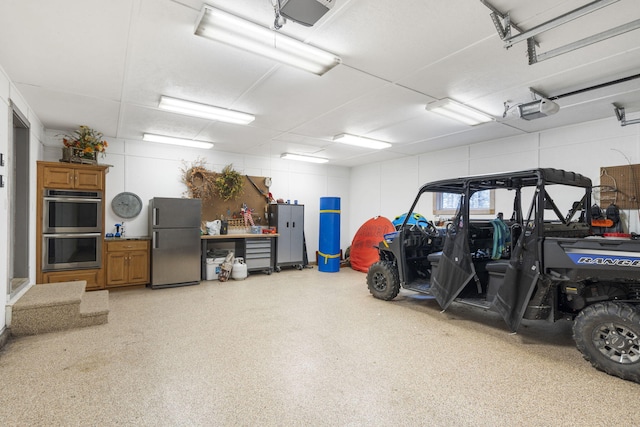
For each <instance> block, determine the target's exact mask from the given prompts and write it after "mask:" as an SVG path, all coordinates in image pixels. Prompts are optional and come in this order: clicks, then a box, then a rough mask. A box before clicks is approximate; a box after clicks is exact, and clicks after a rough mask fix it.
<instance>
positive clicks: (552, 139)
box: [349, 114, 640, 233]
mask: <svg viewBox="0 0 640 427" xmlns="http://www.w3.org/2000/svg"><path fill="white" fill-rule="evenodd" d="M540 120H544V119H540ZM629 163H631V164H637V163H640V126H638V125H630V126H625V127H622V126H620V124H619V122H618V121H617V120H616V118H615V117H613V114H612V117H611V118H610V119H604V120H598V121H593V122H587V123H582V124H580V125H575V126H567V127H563V128H558V129H553V130H549V131H544V132H539V133H534V134H527V135H522V136H517V137H511V138H504V139H499V140H495V141H489V142H483V143H479V144H473V145H468V146H463V147H455V148H451V149H447V150H441V151H437V152H431V153H426V154H422V155H420V156H414V157H408V158H405V159H401V160H393V161H388V162H382V163H376V164H370V165H366V166H360V167H355V168H353V169H352V171H351V176H352V179H351V191H350V193H351V195H352V197H351V202H350V205H349V210H350V211H351V213H352V214H351V215H350V217H349V218H350V219H349V221H350V223H349V228H350V230H351V231H352V233H355V231H356V230H357V229H358V227H360V225H362V224H363V223H364V222H365V221H366V220H367V219H369V218H370V217H372V216H374V215H382V216H385V217H387V218H389V219H391V220H393V218H395V217H396V216H397V215H400V214H402V213H404V212H406V211H407V210H408V209H409V208H410V206H411V203H412V202H413V200H414V198H415V195H416V193H417V190H418V189H419V188H420V186H421V185H423V184H425V183H427V182H430V181H434V180H439V179H446V178H454V177H459V176H465V175H476V174H484V173H497V172H504V171H513V170H525V169H531V168H538V167H543V168H544V167H550V168H557V169H565V170H569V171H573V172H577V173H580V174H582V175H585V176H587V177H589V178H591V179H592V181H593V183H594V185H598V183H599V181H600V179H599V177H600V167H605V166H620V165H626V164H629ZM422 199H425V198H424V197H423V198H422ZM603 207H606V206H603ZM497 209H503V210H504V211H505V213H506V212H510V209H511V207H510V206H507V207H503V206H500V207H498V206H497ZM417 211H418V212H420V213H421V214H422V215H424V216H426V217H427V218H433V206H432V202H431V200H421V203H420V205H419V206H418V209H417ZM622 213H623V219H624V220H625V230H629V231H633V232H639V233H640V221H639V216H640V212H638V211H636V210H635V209H634V210H625V211H623V212H622Z"/></svg>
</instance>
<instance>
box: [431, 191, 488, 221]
mask: <svg viewBox="0 0 640 427" xmlns="http://www.w3.org/2000/svg"><path fill="white" fill-rule="evenodd" d="M483 191H489V208H488V209H486V208H482V209H473V208H471V207H470V208H469V214H470V215H473V214H475V215H493V214H495V212H496V190H495V189H493V188H492V189H489V190H483ZM443 194H456V195H459V196H462V195H461V194H458V193H433V214H434V215H455V214H456V212H458V207H456V208H454V209H442V195H443ZM471 197H473V196H471Z"/></svg>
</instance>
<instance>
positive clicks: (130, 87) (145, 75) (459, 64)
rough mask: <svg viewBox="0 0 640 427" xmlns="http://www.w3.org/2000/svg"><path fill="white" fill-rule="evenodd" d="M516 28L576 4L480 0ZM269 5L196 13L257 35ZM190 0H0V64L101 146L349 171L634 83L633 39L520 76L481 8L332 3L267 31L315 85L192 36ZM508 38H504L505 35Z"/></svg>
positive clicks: (550, 124)
mask: <svg viewBox="0 0 640 427" xmlns="http://www.w3.org/2000/svg"><path fill="white" fill-rule="evenodd" d="M488 1H489V2H490V3H491V4H492V5H493V6H495V7H496V8H497V9H498V10H500V11H501V12H510V16H511V20H512V21H513V22H515V23H516V24H517V25H518V26H519V27H521V28H522V29H523V30H528V29H531V28H533V27H535V26H537V25H539V24H541V23H544V22H546V21H549V20H551V19H553V18H556V17H557V16H560V15H562V14H564V13H567V12H569V11H571V10H574V9H576V8H578V7H581V6H583V5H585V4H588V3H590V2H589V1H579V0H537V1H535V2H534V1H526V0H488ZM271 2H272V0H235V1H223V0H210V1H209V2H208V4H211V5H212V6H215V7H219V8H221V9H225V10H227V11H229V12H232V13H234V14H236V15H240V16H245V17H249V18H250V19H251V20H253V21H255V22H258V23H261V24H262V25H264V26H270V25H272V23H273V20H274V11H273V7H272V3H271ZM202 5H203V3H202V2H201V1H199V0H109V1H104V0H56V1H42V0H2V1H1V2H0V40H1V41H0V65H1V66H2V67H3V68H4V69H5V71H6V72H7V73H8V75H9V77H10V78H11V79H12V81H13V82H14V83H15V85H16V87H17V88H18V90H19V91H20V92H21V93H22V95H23V96H24V97H25V99H26V100H27V102H28V103H29V104H30V105H31V107H32V108H33V109H34V111H35V113H36V114H37V115H38V117H39V118H40V119H41V120H42V122H43V124H44V126H45V127H46V128H48V129H57V130H69V131H71V130H74V129H76V128H77V127H78V126H79V125H81V124H84V125H88V126H90V127H92V128H95V129H97V130H98V131H101V132H102V133H104V134H105V135H107V136H112V137H117V138H123V139H136V140H139V139H141V138H142V134H143V133H145V132H148V133H156V134H163V135H169V136H176V137H185V138H191V139H198V140H206V141H212V142H214V143H215V148H214V149H213V150H221V151H226V152H234V153H242V154H254V155H259V156H273V157H279V156H280V154H281V153H283V152H293V153H298V154H312V155H317V156H322V157H326V158H328V159H330V161H331V164H335V165H342V166H355V165H361V164H366V163H371V162H376V161H381V160H388V159H393V158H398V157H403V156H406V155H414V154H418V153H424V152H428V151H432V150H439V149H442V148H445V147H452V146H456V145H462V144H469V143H474V142H480V141H486V140H490V139H496V138H501V137H507V136H512V135H519V134H523V133H528V132H536V131H540V130H544V129H549V128H554V127H558V126H564V125H569V124H573V123H580V122H584V121H588V120H594V119H600V118H606V117H614V110H613V107H612V105H611V104H612V103H613V102H616V103H619V104H621V105H622V106H625V107H626V108H627V113H628V115H630V113H632V112H633V111H638V110H640V79H635V80H631V81H628V82H626V83H621V84H616V85H611V86H607V87H605V88H602V89H598V90H592V91H588V92H584V93H582V94H579V95H575V96H567V97H563V98H561V99H558V100H557V102H558V104H560V106H561V109H560V112H558V113H557V114H556V115H553V116H549V117H545V118H541V119H537V120H532V121H526V120H523V119H521V118H519V117H518V116H517V114H516V113H515V111H516V109H512V110H511V111H510V113H509V114H507V116H506V117H504V118H503V112H504V102H505V101H508V103H509V104H510V105H514V104H518V103H523V102H528V101H531V100H533V98H532V94H531V92H530V91H529V88H530V87H532V88H534V89H535V90H536V91H539V92H541V93H544V94H546V95H548V96H551V97H553V96H556V95H560V94H566V93H568V92H571V91H574V90H577V89H582V88H587V87H592V86H594V85H596V84H601V83H605V82H610V81H614V80H616V79H619V78H622V77H627V76H632V75H636V74H638V73H640V43H638V40H640V30H634V31H630V32H627V33H625V34H622V35H619V36H616V37H613V38H610V39H608V40H604V41H601V42H598V43H596V44H593V45H591V46H588V47H585V48H581V49H579V50H576V51H573V52H570V53H567V54H564V55H562V56H559V57H556V58H552V59H549V60H546V61H543V62H539V63H537V64H534V65H528V62H527V55H526V42H523V43H518V44H516V45H514V46H513V47H511V48H510V49H505V48H504V42H502V41H501V40H500V38H499V37H498V34H497V31H496V29H495V27H494V24H493V22H492V20H491V18H490V12H491V11H490V10H489V9H488V8H487V7H486V6H485V5H484V4H483V3H482V2H481V1H480V0H448V1H442V0H402V1H389V0H335V6H334V7H333V9H331V10H330V11H329V13H327V14H326V15H325V16H324V17H323V18H322V19H320V21H318V22H317V23H316V24H315V25H314V26H313V27H303V26H301V25H299V24H296V23H294V22H291V21H289V22H288V23H287V24H286V25H285V26H284V27H283V28H282V30H280V32H282V33H285V34H287V35H290V36H292V37H295V38H298V39H300V40H303V41H306V42H308V43H310V44H313V45H315V46H318V47H320V48H323V49H326V50H329V51H331V52H333V53H336V54H338V55H339V56H340V57H341V58H342V64H341V65H339V66H338V67H336V68H334V69H333V70H331V71H329V72H328V73H326V74H325V75H323V76H316V75H314V74H310V73H307V72H305V71H301V70H298V69H296V68H292V67H290V66H287V65H280V64H279V63H277V62H274V61H271V60H268V59H265V58H263V57H260V56H256V55H254V54H251V53H247V52H244V51H241V50H238V49H235V48H232V47H229V46H226V45H222V44H220V43H217V42H214V41H211V40H207V39H204V38H202V37H198V36H195V35H194V34H193V30H194V24H195V22H196V19H197V17H198V14H199V12H200V10H201V9H202ZM637 19H640V7H638V2H637V0H619V1H617V2H615V3H614V4H612V5H610V6H607V7H605V8H602V9H600V10H598V11H596V12H593V13H591V14H589V15H587V16H585V17H582V18H579V19H576V20H574V21H572V22H569V23H567V24H564V25H562V26H561V27H559V28H556V29H554V30H551V31H548V32H545V33H543V34H541V35H539V36H536V40H537V41H538V43H539V47H538V52H547V51H549V50H551V49H553V48H556V47H559V46H563V45H566V44H568V43H571V42H574V41H577V40H579V39H582V38H585V37H588V36H591V35H593V34H596V33H599V32H602V31H605V30H608V29H610V28H614V27H617V26H620V25H622V24H625V23H628V22H631V21H634V20H637ZM514 34H517V31H514ZM160 95H167V96H171V97H176V98H183V99H187V100H191V101H196V102H201V103H205V104H211V105H217V106H220V107H225V108H231V109H234V110H240V111H245V112H248V113H252V114H254V115H256V120H255V121H254V122H253V123H252V124H251V125H249V126H241V125H230V124H224V123H220V122H212V121H209V120H204V119H197V118H190V117H186V116H183V115H179V114H174V113H168V112H164V111H160V110H159V109H158V101H159V99H160ZM444 97H449V98H452V99H455V100H457V101H459V102H462V103H465V104H467V105H469V106H473V107H476V108H478V109H481V110H483V111H485V112H487V113H490V114H491V115H493V116H495V117H496V121H495V122H493V123H489V124H485V125H480V126H475V127H469V126H465V125H462V124H458V123H457V122H454V121H452V120H450V119H447V118H441V117H439V116H437V115H435V114H433V113H431V112H427V111H426V110H425V105H426V104H427V103H428V102H431V101H434V100H437V99H441V98H444ZM345 132H346V133H353V134H358V135H362V136H367V137H370V138H375V139H380V140H384V141H388V142H391V143H392V144H393V146H392V148H389V149H386V150H381V151H371V150H366V149H361V148H355V147H349V146H345V145H340V144H336V143H333V142H332V137H333V135H336V134H339V133H345Z"/></svg>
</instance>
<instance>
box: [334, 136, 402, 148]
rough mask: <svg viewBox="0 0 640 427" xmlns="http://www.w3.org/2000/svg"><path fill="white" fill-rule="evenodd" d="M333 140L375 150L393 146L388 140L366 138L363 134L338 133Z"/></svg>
mask: <svg viewBox="0 0 640 427" xmlns="http://www.w3.org/2000/svg"><path fill="white" fill-rule="evenodd" d="M333 140H334V141H335V142H339V143H341V144H348V145H355V146H356V147H363V148H371V149H374V150H382V149H383V148H389V147H391V144H389V143H388V142H384V141H378V140H377V139H371V138H365V137H363V136H356V135H350V134H348V133H341V134H340V135H336V136H334V137H333Z"/></svg>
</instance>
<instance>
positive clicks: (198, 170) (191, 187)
mask: <svg viewBox="0 0 640 427" xmlns="http://www.w3.org/2000/svg"><path fill="white" fill-rule="evenodd" d="M183 163H184V162H183ZM205 164H206V161H205V160H204V159H201V158H198V159H197V160H195V161H194V162H193V163H191V166H187V165H186V163H184V167H183V168H182V174H183V175H182V182H184V183H185V185H186V186H187V191H186V193H187V195H188V196H189V197H191V198H193V199H202V200H206V199H209V198H211V197H213V195H214V194H215V189H216V187H215V175H214V173H213V172H212V171H210V170H208V169H207V168H205V166H204V165H205Z"/></svg>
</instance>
